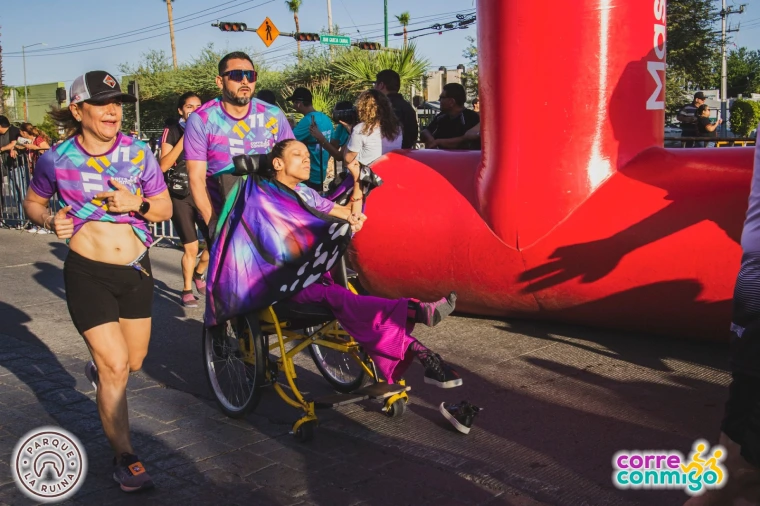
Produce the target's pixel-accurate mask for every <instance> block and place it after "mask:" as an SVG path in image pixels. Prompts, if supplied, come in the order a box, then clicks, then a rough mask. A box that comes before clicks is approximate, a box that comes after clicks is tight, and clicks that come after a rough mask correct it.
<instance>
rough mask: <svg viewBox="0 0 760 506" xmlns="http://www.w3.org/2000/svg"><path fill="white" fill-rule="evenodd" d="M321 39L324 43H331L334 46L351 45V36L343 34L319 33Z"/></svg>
mask: <svg viewBox="0 0 760 506" xmlns="http://www.w3.org/2000/svg"><path fill="white" fill-rule="evenodd" d="M319 41H320V42H321V43H322V44H329V45H332V46H350V45H351V38H350V37H345V36H343V35H327V34H324V33H320V34H319Z"/></svg>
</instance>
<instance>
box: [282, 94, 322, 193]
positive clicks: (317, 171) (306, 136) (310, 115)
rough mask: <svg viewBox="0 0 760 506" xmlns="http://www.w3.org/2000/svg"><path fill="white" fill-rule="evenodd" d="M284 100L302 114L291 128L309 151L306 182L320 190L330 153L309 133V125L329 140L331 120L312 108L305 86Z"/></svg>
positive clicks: (309, 95)
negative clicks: (291, 103)
mask: <svg viewBox="0 0 760 506" xmlns="http://www.w3.org/2000/svg"><path fill="white" fill-rule="evenodd" d="M286 100H288V101H289V102H293V108H294V109H295V110H296V112H298V113H300V114H303V118H302V119H301V121H299V122H298V124H297V125H296V127H295V128H294V129H293V135H295V137H296V139H298V140H299V141H301V142H303V143H304V144H306V146H307V147H308V148H309V153H311V176H309V181H307V183H306V184H307V185H308V186H309V187H310V188H313V189H315V190H317V191H318V192H321V191H322V186H323V185H324V182H325V179H327V164H328V163H329V161H330V153H329V152H327V151H326V150H325V149H324V148H323V147H322V145H321V144H320V143H319V141H318V140H317V139H316V138H315V137H314V136H313V135H311V127H312V126H314V127H315V128H317V129H318V130H319V131H320V132H321V133H322V136H323V137H325V139H327V140H328V141H329V140H330V138H331V137H332V131H333V124H332V121H330V118H328V117H327V115H326V114H324V113H321V112H319V111H317V110H316V109H314V105H313V103H312V95H311V92H310V91H309V90H308V89H306V88H296V89H295V90H294V91H293V95H291V96H290V97H288V98H287V99H286Z"/></svg>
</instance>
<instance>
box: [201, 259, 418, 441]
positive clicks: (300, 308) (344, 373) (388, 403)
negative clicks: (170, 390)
mask: <svg viewBox="0 0 760 506" xmlns="http://www.w3.org/2000/svg"><path fill="white" fill-rule="evenodd" d="M337 265H338V269H337V272H338V275H337V276H336V283H338V282H340V283H342V284H343V286H346V287H347V288H348V289H349V290H351V291H353V292H354V293H357V292H356V290H355V289H354V285H353V284H352V283H351V282H350V281H349V280H348V276H347V275H346V266H345V260H344V259H341V261H340V262H339V263H338V264H337ZM270 340H271V341H272V342H270ZM307 348H308V350H309V353H310V354H311V357H312V359H313V360H314V364H315V365H316V367H317V369H318V370H319V372H320V373H321V374H322V376H323V377H324V378H325V379H326V380H327V382H328V383H329V384H330V385H331V386H332V387H333V388H334V389H335V390H336V391H337V393H336V394H333V395H328V396H325V397H320V398H314V399H312V398H307V397H305V396H304V395H303V394H302V393H301V392H300V390H299V388H298V383H297V378H298V375H297V373H296V368H295V365H294V362H293V360H294V358H295V356H296V355H298V354H299V353H300V352H302V351H304V350H306V349H307ZM277 352H279V354H277ZM203 362H204V365H205V368H206V375H207V379H208V382H209V386H210V388H211V391H212V392H214V397H215V399H216V402H217V404H218V405H219V407H220V409H221V410H222V411H223V412H224V413H225V414H226V415H227V416H229V417H231V418H241V417H244V416H245V415H247V414H248V413H250V412H251V411H252V410H253V409H255V408H256V406H257V405H258V403H259V401H260V400H261V395H262V393H263V391H264V390H265V389H267V388H272V389H274V391H275V392H277V394H278V395H279V396H280V397H281V398H282V400H283V401H285V403H287V404H289V405H290V406H292V407H294V408H296V409H300V410H302V411H303V416H302V417H301V418H299V419H298V420H296V422H295V423H294V424H293V428H292V434H293V435H294V436H295V437H296V439H298V440H299V441H302V442H307V441H310V440H311V439H313V437H314V429H315V427H316V425H317V423H318V419H317V414H316V413H317V411H318V410H320V409H330V408H335V407H338V406H342V405H346V404H352V403H356V402H361V401H365V400H368V399H374V400H377V401H380V402H381V403H382V404H383V407H382V411H383V412H384V413H385V414H386V415H387V416H389V417H392V418H396V417H400V416H402V415H403V414H404V412H405V411H406V404H407V402H409V395H408V393H407V392H408V391H409V390H410V387H408V386H406V384H405V383H404V382H403V381H400V382H399V383H394V384H392V385H391V384H388V383H387V382H386V381H384V380H382V379H381V378H380V377H379V375H378V373H377V369H376V368H375V366H374V364H373V362H372V359H371V358H370V357H369V356H368V355H367V354H366V353H365V352H364V351H362V349H361V346H360V345H359V343H357V342H356V341H355V340H354V339H353V338H352V337H351V336H350V335H348V333H347V332H345V331H344V330H343V329H342V328H341V326H340V324H339V323H338V321H337V320H336V319H335V316H334V315H333V314H332V313H331V312H330V310H329V309H327V308H325V307H323V306H318V305H310V304H293V303H289V302H288V301H281V302H278V303H277V304H275V305H273V306H269V307H268V308H266V309H264V310H262V311H259V312H254V313H250V314H246V315H243V316H239V317H237V318H234V319H232V320H230V321H227V322H225V323H223V324H222V325H219V326H217V327H215V328H213V329H206V328H205V327H204V331H203Z"/></svg>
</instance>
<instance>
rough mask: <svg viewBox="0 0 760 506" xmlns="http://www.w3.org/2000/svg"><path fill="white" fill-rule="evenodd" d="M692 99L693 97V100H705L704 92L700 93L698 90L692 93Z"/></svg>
mask: <svg viewBox="0 0 760 506" xmlns="http://www.w3.org/2000/svg"><path fill="white" fill-rule="evenodd" d="M694 99H695V100H696V99H700V100H707V97H706V96H705V94H704V93H702V92H701V91H698V92H696V93H695V94H694Z"/></svg>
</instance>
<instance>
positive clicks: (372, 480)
mask: <svg viewBox="0 0 760 506" xmlns="http://www.w3.org/2000/svg"><path fill="white" fill-rule="evenodd" d="M66 252H67V247H66V246H65V244H64V243H63V242H62V241H58V240H56V239H52V238H51V236H38V235H31V234H27V233H24V232H18V231H7V230H0V342H2V346H1V347H0V503H2V504H27V503H29V504H30V502H29V501H27V500H26V499H25V498H24V497H23V496H21V494H20V493H19V492H18V491H17V489H16V486H15V484H14V483H13V481H12V479H11V478H10V468H9V464H8V461H9V459H10V453H11V450H12V448H13V446H14V445H15V443H16V441H17V440H18V438H19V437H20V436H21V435H23V434H24V433H25V432H27V431H28V430H30V429H32V428H35V427H37V426H40V425H45V424H55V425H60V426H62V427H64V428H66V429H68V430H71V431H72V432H74V433H75V434H76V435H77V436H78V437H80V439H81V440H82V441H83V443H84V444H85V446H86V449H87V453H88V455H89V459H90V469H89V474H88V477H87V481H86V482H85V485H84V486H83V488H82V489H81V490H80V491H79V492H78V494H77V495H76V496H75V497H74V499H73V502H74V503H76V504H100V503H106V502H107V503H109V504H112V503H116V504H122V503H124V504H144V503H146V502H147V503H154V504H177V503H179V502H180V501H181V502H184V503H189V504H244V503H245V504H250V503H251V501H254V502H256V503H258V504H283V505H284V504H320V505H334V504H384V505H387V504H415V505H419V504H436V505H448V504H452V505H454V504H513V505H537V504H552V505H554V504H556V505H576V504H577V505H582V504H588V505H676V504H681V503H683V502H684V501H685V500H686V498H687V496H686V495H685V494H684V493H683V492H680V491H665V492H663V491H637V492H634V491H620V490H617V489H615V488H614V487H613V486H612V483H611V479H610V478H611V474H612V468H611V459H612V455H613V454H614V453H615V452H616V451H618V450H623V449H631V450H632V449H640V450H644V449H665V450H670V449H675V450H679V451H681V452H683V453H685V454H687V453H688V452H689V450H690V448H691V444H692V442H693V441H694V440H695V439H697V438H706V439H708V440H709V441H715V440H716V439H717V434H718V427H719V423H720V419H721V416H722V410H723V403H724V401H725V397H726V387H727V384H728V382H729V379H730V376H729V374H728V372H727V346H725V345H720V344H703V343H693V342H689V341H681V340H673V339H667V338H664V337H658V336H648V335H640V334H628V333H622V332H616V331H608V330H597V329H589V328H584V327H576V326H568V325H560V324H553V323H547V322H534V321H518V320H504V321H500V320H493V319H482V318H474V317H467V316H464V315H457V316H454V317H451V318H449V319H447V320H446V321H445V322H443V323H442V324H441V325H439V326H437V327H435V328H433V329H428V328H422V329H419V330H418V331H417V332H415V335H416V336H417V337H418V338H419V339H420V340H422V342H424V343H425V344H426V345H427V346H429V347H430V348H432V349H433V350H435V351H436V352H438V353H440V354H441V355H442V356H443V357H444V358H446V359H447V360H448V361H449V362H451V363H453V364H454V365H455V366H456V367H457V369H458V370H459V371H460V372H461V374H462V376H463V377H464V386H463V387H461V388H459V389H456V390H439V389H436V388H434V387H430V386H428V385H425V384H424V383H423V382H422V369H421V367H419V365H417V364H415V365H413V366H412V370H411V372H410V373H409V374H408V376H407V377H408V381H409V384H410V385H411V386H412V391H411V392H410V395H411V403H410V404H409V409H408V411H407V413H406V414H405V415H404V417H403V418H401V419H389V418H387V417H385V416H384V415H383V414H382V413H380V411H379V408H380V406H379V405H378V404H374V403H371V402H367V403H362V404H356V405H351V406H347V407H344V408H340V409H338V410H335V411H328V412H320V420H321V425H320V427H319V428H318V430H317V435H316V439H315V441H313V442H312V443H309V444H301V443H298V442H296V441H295V440H294V439H293V437H292V436H291V435H289V434H288V432H289V430H290V426H291V424H292V422H293V421H294V420H295V419H296V418H297V416H298V413H297V412H296V411H295V410H293V409H291V408H288V407H286V406H284V404H283V403H282V402H281V401H280V400H279V398H277V396H276V395H275V394H274V393H273V392H266V393H265V395H264V399H263V401H262V403H261V404H260V405H259V407H258V408H257V410H256V412H255V413H253V414H251V415H250V416H249V417H248V418H247V419H245V420H242V421H233V420H230V419H227V418H226V417H224V415H222V414H221V413H220V411H219V410H218V409H217V407H216V405H215V404H214V402H213V400H212V397H211V393H210V391H209V390H208V388H207V385H206V379H205V376H204V369H203V364H202V361H201V347H200V336H201V317H202V309H201V308H199V309H192V310H187V309H184V308H183V307H181V306H180V305H179V304H178V300H179V294H180V292H179V289H181V283H180V270H179V258H180V252H179V250H177V249H176V248H173V247H171V245H164V244H160V245H159V246H157V247H155V248H154V249H152V250H151V259H152V263H153V268H154V277H155V279H156V292H155V293H156V298H155V304H154V326H153V334H152V340H151V345H150V351H149V354H148V358H147V359H146V361H145V364H144V368H143V370H142V371H141V372H139V373H136V374H134V375H133V376H132V377H131V378H130V385H129V403H130V413H131V419H132V430H133V434H134V439H135V446H136V447H137V449H138V451H139V452H140V454H141V458H142V461H143V462H144V464H145V465H146V467H147V469H148V471H149V472H150V473H151V474H152V475H153V476H154V478H155V479H156V482H157V485H158V486H157V489H156V490H155V491H152V492H149V493H146V494H141V495H140V496H136V497H135V496H128V495H126V494H124V493H122V492H120V491H119V490H118V488H117V487H116V485H115V484H114V483H113V482H112V481H111V480H110V477H109V464H108V462H109V458H110V452H109V449H108V445H107V443H106V441H105V438H104V437H103V435H102V429H101V428H100V426H99V422H98V418H97V412H96V408H95V405H94V402H93V399H94V395H93V392H92V387H91V386H90V385H89V384H88V383H87V381H86V380H85V378H84V375H83V374H82V368H83V365H84V363H85V361H86V360H88V359H89V356H88V352H87V349H86V347H85V345H84V343H83V341H82V339H81V338H80V337H79V336H78V335H77V332H76V330H75V329H74V327H73V325H72V324H71V321H70V319H69V315H68V312H67V309H66V302H65V293H64V290H63V280H62V273H61V268H62V264H63V259H64V258H65V255H66ZM645 317H646V315H642V318H645ZM298 365H299V371H298V372H299V377H300V380H299V381H300V382H301V383H300V385H301V386H302V388H303V389H304V390H306V391H307V392H308V393H309V394H312V395H318V394H321V393H329V391H330V390H329V388H328V386H327V384H326V382H325V381H324V380H323V379H322V378H321V377H320V376H319V375H318V373H317V372H316V369H315V368H314V366H313V363H312V362H311V360H310V358H309V356H308V355H307V354H304V355H303V356H302V357H301V359H300V360H299V361H298ZM462 399H467V400H469V401H470V402H473V403H474V404H476V405H478V406H481V407H483V408H484V410H483V412H482V413H481V415H480V416H479V417H478V419H477V420H476V425H475V427H474V429H473V431H472V432H471V433H470V434H469V435H468V436H464V435H462V434H459V433H458V432H455V431H453V430H452V429H451V427H450V426H449V425H448V423H447V422H446V421H444V420H443V418H442V417H441V416H440V414H439V413H438V411H437V408H438V404H439V403H440V402H442V401H448V402H456V401H459V400H462Z"/></svg>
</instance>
